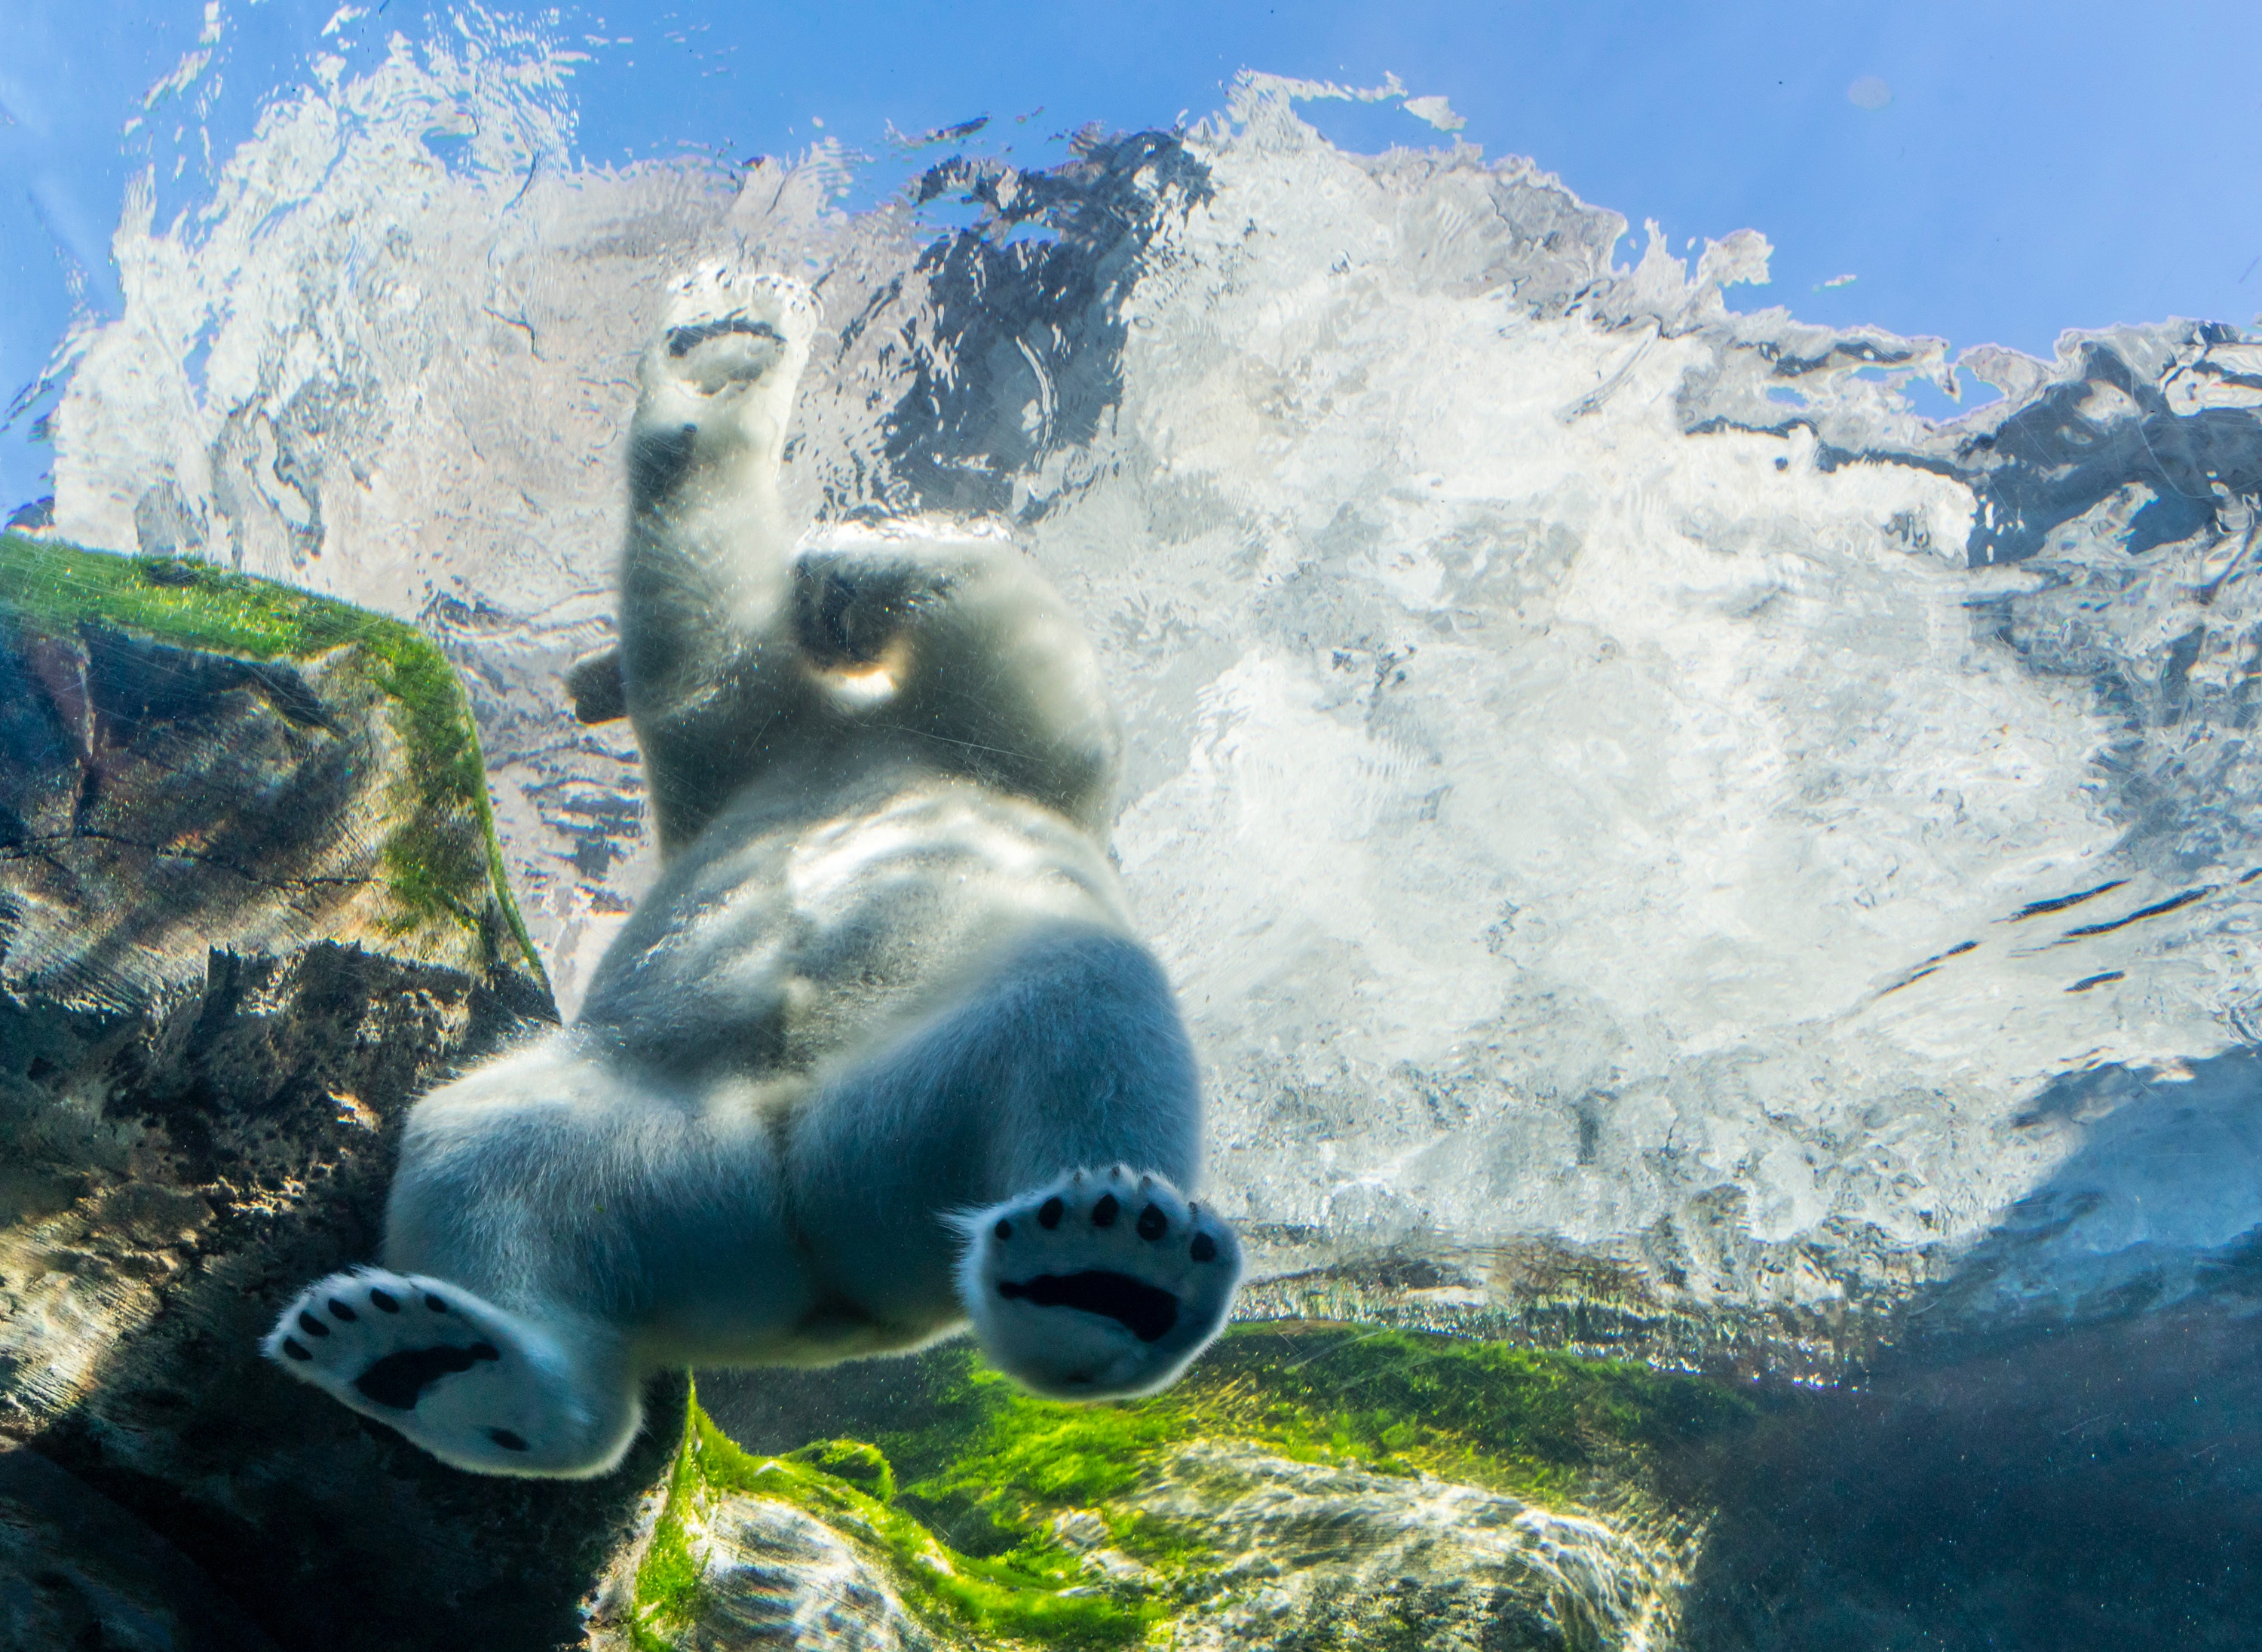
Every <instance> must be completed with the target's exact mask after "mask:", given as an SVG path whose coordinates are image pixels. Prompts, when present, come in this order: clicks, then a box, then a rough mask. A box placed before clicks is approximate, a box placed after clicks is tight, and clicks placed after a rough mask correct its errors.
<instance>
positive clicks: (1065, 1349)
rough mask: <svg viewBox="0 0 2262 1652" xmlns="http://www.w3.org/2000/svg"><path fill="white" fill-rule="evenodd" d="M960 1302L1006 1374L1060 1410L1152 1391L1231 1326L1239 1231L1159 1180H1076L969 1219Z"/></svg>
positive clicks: (1078, 1175) (1112, 1174) (1097, 1175)
mask: <svg viewBox="0 0 2262 1652" xmlns="http://www.w3.org/2000/svg"><path fill="white" fill-rule="evenodd" d="M962 1225H963V1227H964V1230H965V1231H966V1234H967V1237H968V1245H967V1251H966V1255H965V1258H964V1259H963V1260H962V1262H961V1263H960V1265H959V1292H960V1295H962V1297H963V1298H964V1300H965V1302H966V1309H967V1312H968V1314H969V1316H970V1317H972V1319H973V1321H974V1329H975V1331H976V1334H977V1335H978V1336H979V1337H980V1338H982V1345H983V1347H984V1348H985V1349H986V1350H987V1351H988V1353H989V1354H990V1357H991V1360H993V1361H995V1362H996V1364H997V1365H998V1367H999V1368H1000V1369H1002V1370H1004V1371H1005V1372H1006V1373H1007V1374H1009V1375H1011V1376H1013V1377H1016V1378H1018V1379H1019V1381H1022V1382H1024V1383H1027V1385H1028V1386H1029V1387H1030V1388H1032V1389H1035V1390H1036V1391H1037V1392H1038V1393H1040V1394H1047V1395H1050V1396H1053V1397H1055V1398H1056V1399H1084V1400H1093V1399H1107V1398H1112V1397H1115V1396H1122V1395H1132V1394H1152V1393H1154V1392H1155V1391H1156V1390H1157V1389H1163V1388H1167V1387H1169V1386H1170V1384H1171V1382H1173V1381H1176V1380H1177V1378H1178V1374H1179V1372H1181V1371H1182V1370H1184V1369H1185V1366H1186V1362H1187V1361H1188V1360H1192V1358H1193V1357H1194V1355H1196V1354H1197V1353H1200V1352H1201V1350H1202V1348H1203V1347H1204V1346H1205V1345H1207V1343H1208V1342H1209V1340H1210V1338H1213V1337H1214V1336H1216V1335H1217V1333H1218V1331H1219V1329H1220V1328H1221V1326H1223V1324H1225V1316H1226V1310H1227V1309H1228V1308H1230V1307H1231V1306H1232V1303H1233V1291H1234V1287H1235V1285H1236V1284H1238V1283H1239V1282H1240V1279H1241V1244H1240V1241H1239V1240H1237V1239H1235V1237H1234V1234H1233V1230H1232V1229H1231V1228H1229V1227H1228V1226H1227V1225H1226V1224H1225V1223H1222V1222H1221V1221H1220V1220H1218V1218H1217V1217H1216V1216H1214V1215H1213V1214H1211V1213H1210V1212H1208V1211H1206V1210H1204V1209H1202V1208H1200V1207H1199V1205H1197V1204H1195V1203H1193V1202H1192V1201H1189V1200H1187V1199H1185V1198H1183V1197H1181V1196H1180V1194H1179V1193H1178V1189H1177V1188H1175V1187H1172V1186H1171V1184H1170V1183H1169V1182H1167V1181H1165V1180H1164V1179H1163V1178H1162V1177H1160V1176H1156V1175H1148V1174H1142V1173H1140V1172H1135V1171H1132V1170H1128V1169H1126V1168H1125V1167H1123V1166H1121V1165H1118V1166H1116V1167H1115V1168H1114V1169H1113V1170H1077V1171H1071V1172H1070V1173H1069V1174H1067V1175H1065V1176H1063V1177H1062V1178H1061V1179H1059V1180H1058V1181H1055V1182H1054V1183H1052V1184H1051V1185H1050V1186H1048V1187H1040V1188H1038V1189H1036V1190H1035V1191H1034V1192H1032V1193H1028V1194H1023V1195H1021V1196H1020V1197H1018V1198H1014V1199H1009V1200H1007V1201H1005V1202H1004V1203H1003V1204H998V1205H992V1206H991V1207H990V1208H988V1209H986V1210H980V1211H976V1212H974V1213H972V1214H971V1215H969V1216H965V1217H963V1218H962Z"/></svg>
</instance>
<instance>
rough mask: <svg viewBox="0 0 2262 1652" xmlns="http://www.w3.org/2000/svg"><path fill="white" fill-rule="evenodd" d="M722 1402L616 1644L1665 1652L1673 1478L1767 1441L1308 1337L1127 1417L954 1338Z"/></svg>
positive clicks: (1403, 1345) (1713, 1397)
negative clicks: (1736, 1447) (1690, 1463)
mask: <svg viewBox="0 0 2262 1652" xmlns="http://www.w3.org/2000/svg"><path fill="white" fill-rule="evenodd" d="M702 1401H703V1404H702V1406H700V1407H695V1409H694V1411H693V1413H692V1416H691V1418H690V1419H689V1422H688V1426H687V1429H686V1432H685V1436H684V1442H683V1446H682V1447H681V1451H680V1453H679V1454H678V1457H677V1461H676V1466H675V1469H674V1475H673V1476H672V1478H671V1480H670V1482H669V1485H668V1488H667V1491H666V1497H664V1498H663V1499H661V1500H659V1502H658V1503H656V1504H655V1505H654V1507H653V1508H652V1511H651V1515H650V1519H648V1521H647V1523H646V1527H645V1533H644V1535H643V1536H642V1537H641V1539H640V1540H638V1543H637V1544H636V1545H635V1546H634V1547H631V1548H630V1549H628V1550H625V1551H623V1553H622V1554H621V1555H618V1556H616V1561H615V1563H614V1566H613V1569H612V1573H611V1580H610V1583H609V1588H608V1590H607V1591H606V1605H605V1608H604V1610H603V1611H602V1612H601V1613H600V1620H599V1622H598V1624H597V1625H596V1626H595V1631H594V1634H593V1638H592V1645H593V1647H594V1648H598V1649H599V1652H605V1649H608V1648H630V1647H634V1648H640V1649H642V1652H650V1648H692V1647H698V1648H718V1649H720V1648H740V1647H754V1646H765V1647H767V1646H772V1645H791V1646H797V1647H808V1648H817V1647H820V1646H828V1645H834V1644H850V1645H868V1646H874V1647H880V1646H887V1647H893V1646H904V1647H913V1646H938V1647H957V1646H972V1647H981V1648H1017V1647H1029V1648H1037V1647H1079V1648H1104V1647H1128V1646H1150V1647H1172V1648H1186V1649H1188V1652H1192V1649H1193V1648H1244V1647H1248V1648H1279V1652H1288V1649H1289V1648H1295V1649H1296V1652H1320V1649H1321V1648H1345V1649H1346V1652H1348V1649H1349V1648H1365V1647H1374V1646H1380V1647H1389V1648H1400V1649H1402V1652H1420V1649H1422V1648H1465V1647H1482V1648H1494V1649H1495V1652H1523V1649H1525V1648H1529V1649H1531V1652H1553V1649H1555V1648H1579V1649H1580V1652H1603V1649H1604V1648H1614V1649H1616V1648H1623V1649H1625V1652H1633V1649H1635V1648H1641V1649H1645V1652H1661V1649H1662V1648H1667V1647H1669V1646H1672V1645H1674V1644H1675V1633H1676V1626H1677V1624H1678V1621H1679V1618H1680V1612H1681V1608H1682V1592H1683V1586H1684V1585H1683V1580H1684V1578H1685V1577H1686V1576H1687V1573H1688V1569H1689V1565H1690V1564H1691V1562H1692V1561H1693V1560H1694V1558H1695V1556H1696V1555H1697V1551H1698V1547H1699V1544H1698V1537H1699V1534H1700V1533H1701V1531H1702V1529H1703V1525H1704V1519H1705V1518H1706V1516H1707V1514H1708V1513H1709V1511H1708V1510H1707V1509H1704V1508H1703V1507H1700V1506H1696V1505H1695V1504H1690V1503H1689V1502H1688V1501H1686V1500H1685V1499H1683V1500H1680V1501H1676V1499H1675V1497H1674V1496H1672V1495H1669V1494H1668V1493H1666V1492H1664V1491H1662V1490H1660V1486H1661V1485H1663V1484H1664V1483H1666V1479H1665V1477H1663V1476H1660V1475H1659V1474H1658V1473H1657V1472H1656V1470H1657V1468H1658V1466H1659V1465H1660V1463H1661V1462H1663V1461H1666V1460H1667V1459H1668V1458H1669V1457H1677V1456H1679V1455H1681V1454H1686V1453H1688V1452H1689V1451H1690V1450H1691V1449H1696V1448H1705V1449H1709V1448H1714V1447H1717V1446H1718V1445H1719V1443H1720V1442H1722V1441H1723V1440H1725V1439H1730V1438H1733V1437H1736V1436H1739V1435H1740V1434H1741V1433H1742V1432H1743V1431H1745V1429H1746V1428H1747V1425H1749V1423H1750V1422H1751V1420H1752V1406H1751V1403H1749V1401H1748V1400H1747V1399H1746V1398H1744V1397H1743V1396H1741V1395H1740V1394H1738V1393H1737V1392H1735V1391H1734V1390H1733V1389H1727V1388H1724V1387H1722V1386H1720V1385H1718V1384H1714V1383H1711V1382H1709V1381H1704V1380H1701V1379H1697V1378H1691V1377H1684V1376H1675V1375H1671V1374H1660V1373H1657V1372H1653V1371H1649V1370H1646V1369H1644V1368H1643V1367H1636V1366H1629V1365H1622V1364H1616V1363H1611V1362H1606V1361H1588V1360H1579V1359H1576V1358H1574V1357H1570V1356H1565V1355H1560V1354H1545V1353H1531V1352H1528V1351H1520V1350H1516V1349H1510V1348H1507V1347H1504V1346H1502V1345H1497V1344H1483V1343H1476V1342H1471V1341H1466V1340H1454V1339H1448V1338H1437V1337H1422V1336H1414V1335H1406V1334H1401V1333H1396V1332H1381V1333H1377V1332H1373V1331H1364V1332H1362V1331H1354V1330H1351V1329H1350V1328H1346V1327H1340V1326H1310V1325H1305V1326H1278V1325H1273V1326H1251V1327H1247V1328H1244V1329H1243V1330H1242V1331H1237V1332H1235V1333H1234V1334H1231V1335H1229V1336H1228V1337H1227V1338H1226V1339H1225V1340H1224V1341H1223V1342H1221V1343H1220V1344H1219V1345H1217V1346H1216V1347H1215V1348H1214V1349H1213V1350H1212V1351H1211V1353H1210V1354H1209V1355H1208V1356H1207V1357H1206V1358H1205V1360H1203V1361H1202V1362H1201V1363H1200V1364H1199V1365H1198V1366H1197V1367H1195V1369H1194V1371H1193V1372H1192V1374H1191V1375H1189V1377H1188V1378H1187V1379H1186V1381H1185V1382H1183V1383H1182V1384H1180V1385H1179V1387H1178V1388H1177V1389H1173V1390H1171V1392H1170V1393H1168V1394H1165V1395H1161V1396H1156V1397H1155V1398H1153V1399H1149V1400H1143V1401H1139V1402H1135V1403H1124V1404H1110V1405H1099V1406H1074V1405H1063V1404H1056V1403H1051V1402H1048V1401H1042V1400H1037V1399H1034V1398H1032V1397H1030V1396H1027V1395H1025V1394H1022V1393H1020V1392H1019V1391H1018V1390H1017V1389H1013V1388H1012V1386H1011V1385H1010V1384H1008V1383H1006V1382H1005V1381H1004V1380H1003V1379H1001V1378H999V1377H998V1376H996V1375H995V1374H991V1373H989V1372H988V1371H986V1370H985V1369H983V1367H981V1366H980V1365H979V1364H978V1363H977V1362H976V1359H975V1356H974V1355H973V1354H972V1353H971V1352H970V1350H969V1348H968V1347H966V1346H965V1345H951V1346H946V1347H943V1348H939V1349H935V1350H932V1351H930V1352H928V1353H924V1354H921V1355H918V1356H917V1357H914V1358H911V1359H908V1360H871V1361H866V1362H861V1363H859V1364H855V1365H851V1366H845V1367H835V1368H833V1369H832V1370H829V1371H825V1372H818V1373H799V1372H761V1373H755V1374H745V1375H733V1374H723V1373H714V1374H708V1375H707V1376H705V1377H704V1378H702ZM856 1434H861V1435H862V1436H863V1437H864V1440H863V1442H860V1441H859V1440H857V1439H854V1438H851V1437H850V1436H853V1435H856ZM812 1436H815V1437H816V1439H814V1440H813V1442H811V1443H806V1444H803V1443H801V1442H804V1441H811V1437H812ZM867 1442H868V1443H867ZM765 1453H776V1455H764V1454H765ZM828 1612H829V1613H834V1614H838V1615H836V1616H835V1617H827V1616H825V1614H826V1613H828ZM827 1637H831V1638H827Z"/></svg>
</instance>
